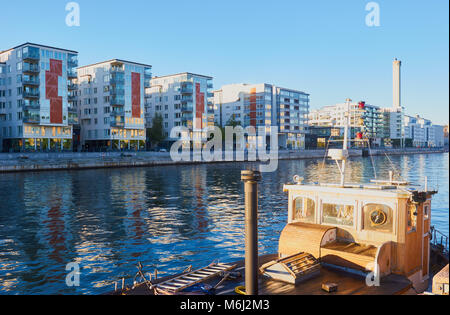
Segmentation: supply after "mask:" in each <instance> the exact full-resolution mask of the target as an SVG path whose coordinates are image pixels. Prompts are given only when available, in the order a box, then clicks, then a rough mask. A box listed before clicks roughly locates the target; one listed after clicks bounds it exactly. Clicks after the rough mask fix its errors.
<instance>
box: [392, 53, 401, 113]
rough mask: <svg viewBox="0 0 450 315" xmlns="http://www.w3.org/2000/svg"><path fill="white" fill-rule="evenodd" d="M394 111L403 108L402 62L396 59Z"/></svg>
mask: <svg viewBox="0 0 450 315" xmlns="http://www.w3.org/2000/svg"><path fill="white" fill-rule="evenodd" d="M393 66H394V109H401V108H402V98H401V66H402V62H401V61H400V60H397V58H395V59H394V64H393Z"/></svg>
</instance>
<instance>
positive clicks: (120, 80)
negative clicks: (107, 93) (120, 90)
mask: <svg viewBox="0 0 450 315" xmlns="http://www.w3.org/2000/svg"><path fill="white" fill-rule="evenodd" d="M109 84H111V85H121V84H125V77H124V75H123V74H119V73H116V74H113V75H111V79H110V80H109Z"/></svg>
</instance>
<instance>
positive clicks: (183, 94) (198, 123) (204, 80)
mask: <svg viewBox="0 0 450 315" xmlns="http://www.w3.org/2000/svg"><path fill="white" fill-rule="evenodd" d="M150 85H151V87H150V88H148V89H147V90H146V106H145V108H146V115H145V117H146V125H147V128H150V127H151V126H152V122H153V118H154V117H155V115H156V114H159V115H161V116H162V118H163V133H164V136H165V137H166V139H167V140H169V141H172V140H178V139H175V138H171V137H170V134H171V130H172V128H174V127H186V128H187V129H188V130H189V131H190V132H191V133H192V138H194V137H196V136H197V135H198V136H199V139H197V140H199V141H200V140H202V139H203V138H204V137H203V136H204V133H203V132H202V131H203V130H205V129H206V127H208V126H214V108H213V102H212V98H213V93H212V89H213V78H212V77H210V76H205V75H200V74H194V73H189V72H184V73H179V74H174V75H167V76H160V77H154V78H152V80H151V84H150ZM194 134H195V135H194ZM203 140H204V139H203Z"/></svg>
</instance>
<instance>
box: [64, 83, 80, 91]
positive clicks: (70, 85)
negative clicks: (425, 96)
mask: <svg viewBox="0 0 450 315" xmlns="http://www.w3.org/2000/svg"><path fill="white" fill-rule="evenodd" d="M67 88H68V89H69V90H70V91H74V90H77V89H78V85H77V84H75V83H69V84H67Z"/></svg>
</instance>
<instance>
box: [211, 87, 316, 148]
mask: <svg viewBox="0 0 450 315" xmlns="http://www.w3.org/2000/svg"><path fill="white" fill-rule="evenodd" d="M308 113H309V94H307V93H305V92H302V91H298V90H292V89H286V88H282V87H278V86H275V85H272V84H267V83H260V84H245V83H238V84H229V85H224V86H222V87H221V89H220V90H217V91H214V116H215V122H216V123H217V124H219V125H220V126H227V125H229V124H230V123H231V122H233V121H234V122H236V123H238V124H240V125H241V126H243V127H248V126H253V127H256V128H258V127H266V132H269V129H267V128H268V127H270V126H277V127H278V130H279V133H278V144H279V146H280V147H282V148H292V149H303V148H304V147H305V133H306V128H307V122H308Z"/></svg>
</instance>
